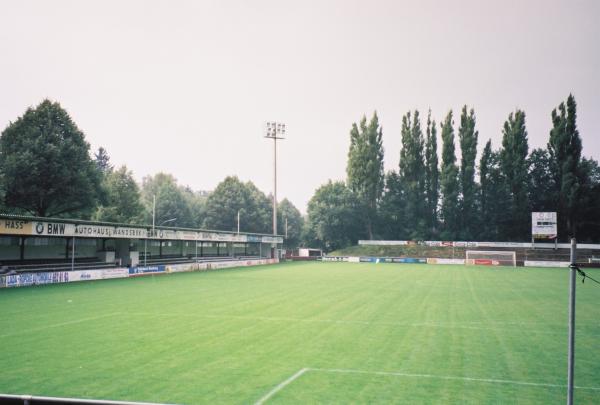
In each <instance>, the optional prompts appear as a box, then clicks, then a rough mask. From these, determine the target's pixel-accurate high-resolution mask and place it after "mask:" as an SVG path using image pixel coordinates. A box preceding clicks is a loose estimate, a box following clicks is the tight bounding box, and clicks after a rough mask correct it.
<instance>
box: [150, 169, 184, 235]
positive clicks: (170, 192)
mask: <svg viewBox="0 0 600 405" xmlns="http://www.w3.org/2000/svg"><path fill="white" fill-rule="evenodd" d="M154 198H156V210H155V220H154V223H155V225H156V226H160V225H161V224H164V225H165V226H182V227H193V226H194V223H193V219H192V213H191V211H190V207H189V206H188V205H187V201H186V199H185V197H184V193H183V191H182V188H180V187H179V186H178V185H177V180H176V179H175V177H173V176H172V175H170V174H166V173H158V174H155V175H154V176H146V177H144V179H143V181H142V201H143V204H144V206H145V212H146V215H145V217H146V223H148V224H150V223H152V208H153V201H154Z"/></svg>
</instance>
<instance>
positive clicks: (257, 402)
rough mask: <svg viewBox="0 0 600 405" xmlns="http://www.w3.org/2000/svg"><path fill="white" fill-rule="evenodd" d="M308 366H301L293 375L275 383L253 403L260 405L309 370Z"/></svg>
mask: <svg viewBox="0 0 600 405" xmlns="http://www.w3.org/2000/svg"><path fill="white" fill-rule="evenodd" d="M309 370H310V369H309V368H301V369H300V370H298V371H297V372H296V373H295V374H294V375H293V376H291V377H289V378H288V379H287V380H285V381H283V382H282V383H280V384H279V385H277V386H276V387H275V388H273V389H272V390H271V391H269V392H267V393H266V394H265V396H263V397H262V398H261V399H259V400H258V401H256V402H255V403H254V405H262V404H264V403H265V402H266V401H267V400H268V399H269V398H271V397H272V396H273V395H275V394H276V393H277V392H279V391H281V390H282V389H283V388H284V387H285V386H286V385H288V384H289V383H291V382H292V381H294V380H296V379H297V378H299V377H300V376H301V375H302V374H304V373H306V372H307V371H309Z"/></svg>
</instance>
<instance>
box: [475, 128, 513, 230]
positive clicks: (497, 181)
mask: <svg viewBox="0 0 600 405" xmlns="http://www.w3.org/2000/svg"><path fill="white" fill-rule="evenodd" d="M479 184H480V193H479V195H480V197H479V198H480V202H481V225H480V227H479V229H478V231H477V232H476V233H475V237H476V238H477V239H479V240H490V241H501V240H505V237H504V234H505V228H506V218H507V216H508V215H507V214H506V212H507V209H508V203H507V192H506V188H505V184H506V181H505V179H504V176H503V174H502V169H501V167H500V154H499V153H498V152H495V151H493V150H492V141H491V140H489V141H488V142H487V143H486V144H485V148H484V149H483V153H482V154H481V160H480V161H479Z"/></svg>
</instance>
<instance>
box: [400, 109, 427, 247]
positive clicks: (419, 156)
mask: <svg viewBox="0 0 600 405" xmlns="http://www.w3.org/2000/svg"><path fill="white" fill-rule="evenodd" d="M399 175H400V180H401V182H402V185H403V188H404V191H405V193H406V212H405V219H406V221H407V225H408V229H409V230H410V231H411V238H412V239H424V237H425V235H424V231H425V228H426V215H425V212H426V210H425V208H426V207H425V205H424V204H423V201H424V200H425V162H424V160H423V131H422V130H421V122H420V119H419V111H417V110H415V114H414V118H411V113H410V112H408V113H406V115H404V116H403V117H402V149H401V150H400V170H399Z"/></svg>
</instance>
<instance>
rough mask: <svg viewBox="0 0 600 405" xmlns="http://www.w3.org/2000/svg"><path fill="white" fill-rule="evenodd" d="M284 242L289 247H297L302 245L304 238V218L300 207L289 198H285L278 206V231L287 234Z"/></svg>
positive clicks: (280, 233)
mask: <svg viewBox="0 0 600 405" xmlns="http://www.w3.org/2000/svg"><path fill="white" fill-rule="evenodd" d="M286 220H287V237H286V238H285V240H284V242H283V244H284V246H285V247H287V248H295V247H298V246H299V245H300V241H301V238H302V228H303V227H304V218H302V214H300V211H299V210H298V208H296V207H295V206H294V204H292V203H291V202H290V201H289V200H288V199H287V198H284V199H283V200H282V201H281V202H280V203H279V204H278V207H277V233H278V234H279V235H283V236H285V235H286Z"/></svg>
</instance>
